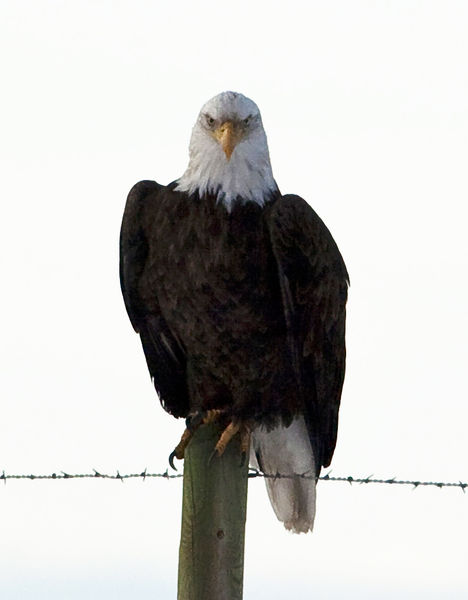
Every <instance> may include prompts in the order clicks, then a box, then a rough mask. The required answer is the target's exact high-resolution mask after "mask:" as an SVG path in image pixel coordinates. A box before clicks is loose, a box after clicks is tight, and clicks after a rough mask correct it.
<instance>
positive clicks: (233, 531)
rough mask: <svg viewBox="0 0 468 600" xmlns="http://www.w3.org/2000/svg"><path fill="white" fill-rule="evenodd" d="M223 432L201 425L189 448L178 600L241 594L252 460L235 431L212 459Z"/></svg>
mask: <svg viewBox="0 0 468 600" xmlns="http://www.w3.org/2000/svg"><path fill="white" fill-rule="evenodd" d="M219 435H220V431H219V429H218V428H217V427H216V425H214V424H211V425H203V426H202V427H200V428H199V429H198V430H197V431H196V432H195V434H194V437H193V438H192V440H191V441H190V444H189V446H188V448H187V450H186V452H185V460H184V490H183V500H182V532H181V538H180V549H179V580H178V592H177V598H178V600H242V588H243V578H244V539H245V519H246V509H247V481H248V462H249V461H248V457H247V459H246V460H245V461H244V463H245V464H244V465H242V466H241V451H240V441H239V436H238V435H237V436H235V438H234V439H233V440H232V441H231V442H230V443H229V444H228V446H227V448H226V451H225V452H224V454H223V456H221V457H218V456H214V457H213V459H212V460H211V461H210V462H209V459H210V456H211V454H212V453H213V449H214V447H215V445H216V442H217V440H218V437H219Z"/></svg>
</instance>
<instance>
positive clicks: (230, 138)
mask: <svg viewBox="0 0 468 600" xmlns="http://www.w3.org/2000/svg"><path fill="white" fill-rule="evenodd" d="M213 133H214V136H215V138H216V139H217V140H218V142H219V143H220V144H221V147H222V148H223V150H224V154H225V155H226V158H227V159H228V160H229V159H230V158H231V155H232V153H233V152H234V148H235V147H236V144H237V142H238V141H239V139H240V136H239V133H238V132H237V129H236V127H235V125H234V123H233V122H232V121H226V122H224V123H223V124H222V125H220V126H219V127H218V128H217V129H215V131H214V132H213Z"/></svg>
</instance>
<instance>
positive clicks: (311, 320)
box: [270, 195, 349, 467]
mask: <svg viewBox="0 0 468 600" xmlns="http://www.w3.org/2000/svg"><path fill="white" fill-rule="evenodd" d="M270 235H271V241H272V247H273V251H274V253H275V256H276V259H277V262H278V266H279V277H280V282H281V289H282V294H283V304H284V310H285V315H286V322H287V323H288V328H289V332H290V339H289V344H290V346H291V356H292V357H293V361H294V363H295V368H296V373H297V376H298V377H299V379H300V382H301V389H302V394H303V401H304V406H305V415H304V416H305V419H306V423H307V427H308V430H309V435H310V439H311V443H312V446H313V449H314V454H315V455H316V457H317V458H318V463H319V467H320V465H323V466H325V467H326V466H328V465H329V464H330V461H331V458H332V456H333V452H334V449H335V444H336V435H337V429H338V409H339V406H340V399H341V391H342V387H343V380H344V373H345V357H346V349H345V314H346V313H345V306H346V299H347V288H348V284H349V277H348V272H347V270H346V266H345V264H344V261H343V258H342V256H341V254H340V251H339V250H338V247H337V245H336V243H335V241H334V239H333V237H332V235H331V233H330V232H329V230H328V229H327V227H326V226H325V224H324V223H323V221H322V220H321V219H320V217H319V216H318V215H317V214H316V213H315V212H314V210H313V209H312V208H311V207H310V206H309V204H307V202H306V201H305V200H303V199H302V198H300V197H299V196H295V195H286V196H283V197H282V198H281V199H280V200H278V201H277V202H276V203H275V205H274V206H273V209H272V212H271V216H270Z"/></svg>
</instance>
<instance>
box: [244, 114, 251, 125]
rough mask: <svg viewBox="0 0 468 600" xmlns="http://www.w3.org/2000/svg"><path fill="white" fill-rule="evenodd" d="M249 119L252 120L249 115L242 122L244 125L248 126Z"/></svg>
mask: <svg viewBox="0 0 468 600" xmlns="http://www.w3.org/2000/svg"><path fill="white" fill-rule="evenodd" d="M251 118H252V115H249V116H248V117H247V118H246V119H244V121H243V123H244V125H248V124H249V123H250V119H251Z"/></svg>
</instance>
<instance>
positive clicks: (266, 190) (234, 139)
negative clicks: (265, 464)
mask: <svg viewBox="0 0 468 600" xmlns="http://www.w3.org/2000/svg"><path fill="white" fill-rule="evenodd" d="M276 189H277V186H276V183H275V181H274V179H273V173H272V171H271V164H270V155H269V153H268V144H267V139H266V135H265V130H264V129H263V124H262V118H261V116H260V111H259V110H258V106H257V105H256V104H255V102H253V101H252V100H250V99H249V98H246V97H245V96H243V95H242V94H238V93H236V92H222V93H221V94H218V95H217V96H215V97H214V98H211V100H208V102H207V103H206V104H205V105H204V106H203V107H202V109H201V111H200V114H199V115H198V119H197V121H196V123H195V125H194V127H193V130H192V137H191V139H190V160H189V165H188V167H187V170H186V171H185V173H184V174H183V175H182V177H181V178H180V179H179V180H178V182H177V186H176V190H178V191H181V192H187V193H188V194H193V193H195V192H198V193H199V195H200V196H202V195H203V194H205V193H210V194H214V195H217V197H218V200H220V201H222V202H223V203H224V204H225V205H226V206H227V208H228V209H229V208H230V207H231V204H232V202H233V201H234V200H235V199H236V198H240V199H241V200H243V201H244V202H247V201H249V200H251V201H254V202H257V203H258V204H260V205H262V204H263V203H264V202H265V200H267V199H268V197H269V196H270V195H271V193H272V192H273V191H275V190H276Z"/></svg>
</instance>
